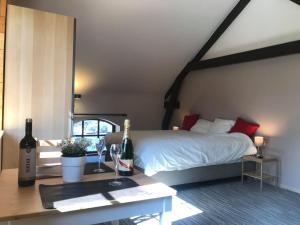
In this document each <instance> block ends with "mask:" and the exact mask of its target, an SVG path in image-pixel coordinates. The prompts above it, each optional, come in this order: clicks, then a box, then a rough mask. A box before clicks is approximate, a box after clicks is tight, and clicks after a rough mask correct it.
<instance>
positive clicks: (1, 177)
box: [0, 163, 176, 221]
mask: <svg viewBox="0 0 300 225" xmlns="http://www.w3.org/2000/svg"><path fill="white" fill-rule="evenodd" d="M106 164H107V165H108V166H110V167H113V165H112V163H106ZM114 177H115V175H114V173H101V174H91V175H85V176H84V177H83V180H82V181H92V180H107V179H112V178H114ZM129 178H130V179H132V180H134V181H135V182H136V183H138V184H139V185H141V186H138V187H136V188H139V189H142V188H145V191H144V192H145V193H146V194H147V192H149V191H150V192H151V193H150V195H149V196H145V197H143V198H141V196H139V197H137V198H134V197H135V195H136V193H137V192H135V191H132V190H131V191H126V189H123V190H120V192H119V193H116V196H120V197H121V198H122V197H123V196H124V195H126V194H133V193H134V194H133V196H127V198H122V200H121V201H118V203H115V202H114V203H113V204H104V205H101V206H96V207H116V206H118V205H121V204H126V203H133V202H139V201H147V200H151V199H155V198H164V197H169V196H174V195H176V190H174V189H172V188H170V187H168V186H167V185H165V184H162V183H158V182H157V181H155V180H154V179H152V178H150V177H147V176H146V175H144V174H143V173H141V172H139V171H138V170H135V173H134V175H133V176H131V177H129ZM62 183H63V180H62V178H50V179H41V180H36V183H35V185H34V186H31V187H22V188H20V187H18V170H17V169H7V170H3V171H2V172H1V174H0V221H9V220H15V219H21V218H28V217H34V216H40V215H52V214H53V215H55V214H58V213H63V212H62V211H58V210H57V209H44V208H43V206H42V202H41V198H40V193H39V185H40V184H47V185H53V184H62ZM137 195H138V194H137ZM93 207H94V206H93ZM72 210H74V209H72ZM75 210H88V208H78V209H75Z"/></svg>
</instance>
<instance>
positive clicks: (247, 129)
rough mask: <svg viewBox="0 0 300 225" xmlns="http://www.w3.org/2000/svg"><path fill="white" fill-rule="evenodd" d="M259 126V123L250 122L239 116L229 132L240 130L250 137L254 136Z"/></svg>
mask: <svg viewBox="0 0 300 225" xmlns="http://www.w3.org/2000/svg"><path fill="white" fill-rule="evenodd" d="M258 128H259V124H256V123H250V122H248V121H246V120H244V119H242V118H237V120H236V122H235V124H234V125H233V127H232V128H231V130H230V131H229V133H233V132H240V133H244V134H246V135H248V136H249V137H252V136H253V135H254V134H255V132H256V131H257V129H258Z"/></svg>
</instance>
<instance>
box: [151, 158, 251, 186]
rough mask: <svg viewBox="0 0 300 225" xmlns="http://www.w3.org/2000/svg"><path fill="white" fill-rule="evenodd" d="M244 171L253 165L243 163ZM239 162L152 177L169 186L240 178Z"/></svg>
mask: <svg viewBox="0 0 300 225" xmlns="http://www.w3.org/2000/svg"><path fill="white" fill-rule="evenodd" d="M244 166H245V170H251V169H254V168H255V164H253V163H251V162H246V163H245V165H244ZM241 174H242V165H241V162H236V163H229V164H221V165H212V166H202V167H196V168H191V169H186V170H175V171H163V172H159V173H157V174H155V175H153V176H152V178H153V179H156V180H157V181H160V182H162V183H165V184H167V185H169V186H174V185H179V184H189V183H196V182H204V181H211V180H217V179H224V178H230V177H237V176H241Z"/></svg>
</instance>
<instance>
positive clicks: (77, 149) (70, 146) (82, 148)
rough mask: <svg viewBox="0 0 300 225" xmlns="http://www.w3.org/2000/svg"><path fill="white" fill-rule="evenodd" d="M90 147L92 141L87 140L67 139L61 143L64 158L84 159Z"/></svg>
mask: <svg viewBox="0 0 300 225" xmlns="http://www.w3.org/2000/svg"><path fill="white" fill-rule="evenodd" d="M90 145H91V141H90V140H88V139H85V138H77V139H75V140H71V139H66V140H63V141H62V142H61V143H60V146H61V153H62V156H63V157H82V156H85V155H86V150H87V147H88V146H90Z"/></svg>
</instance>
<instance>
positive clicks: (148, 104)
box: [9, 0, 238, 129]
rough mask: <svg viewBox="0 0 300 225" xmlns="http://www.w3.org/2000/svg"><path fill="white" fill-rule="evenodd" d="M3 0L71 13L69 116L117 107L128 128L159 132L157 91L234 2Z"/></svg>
mask: <svg viewBox="0 0 300 225" xmlns="http://www.w3.org/2000/svg"><path fill="white" fill-rule="evenodd" d="M9 2H11V3H14V4H19V5H22V6H27V7H32V8H37V9H41V10H47V11H52V12H56V13H60V14H64V15H70V16H74V17H75V18H76V24H77V28H76V73H75V81H76V85H75V91H76V92H77V93H80V94H82V100H80V101H78V102H77V103H76V105H77V107H76V110H75V112H76V113H118V112H122V113H127V114H128V115H129V117H130V119H131V120H132V126H133V127H134V128H135V129H159V128H160V123H161V120H162V115H163V113H162V112H163V97H164V93H165V91H166V90H167V89H168V88H169V86H170V85H171V83H172V82H173V80H174V79H175V77H176V76H177V74H178V73H179V72H180V70H181V69H182V68H183V67H184V66H185V64H186V63H187V62H188V61H190V60H191V59H192V58H193V56H194V55H195V54H196V53H197V51H198V50H199V49H200V48H201V46H202V45H203V44H204V43H205V42H206V41H207V39H208V38H209V36H210V35H211V33H212V32H213V31H214V30H215V29H216V27H217V26H218V25H219V24H220V23H221V21H222V20H223V19H224V17H225V16H226V15H227V14H228V13H229V11H230V10H231V9H232V8H233V7H234V5H235V4H236V3H237V2H238V0H226V1H207V0H185V1H182V0H164V1H161V0H122V1H112V0H101V1H100V0H88V1H86V0H85V1H83V0H26V1H24V0H11V1H9ZM95 103H97V104H95Z"/></svg>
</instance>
